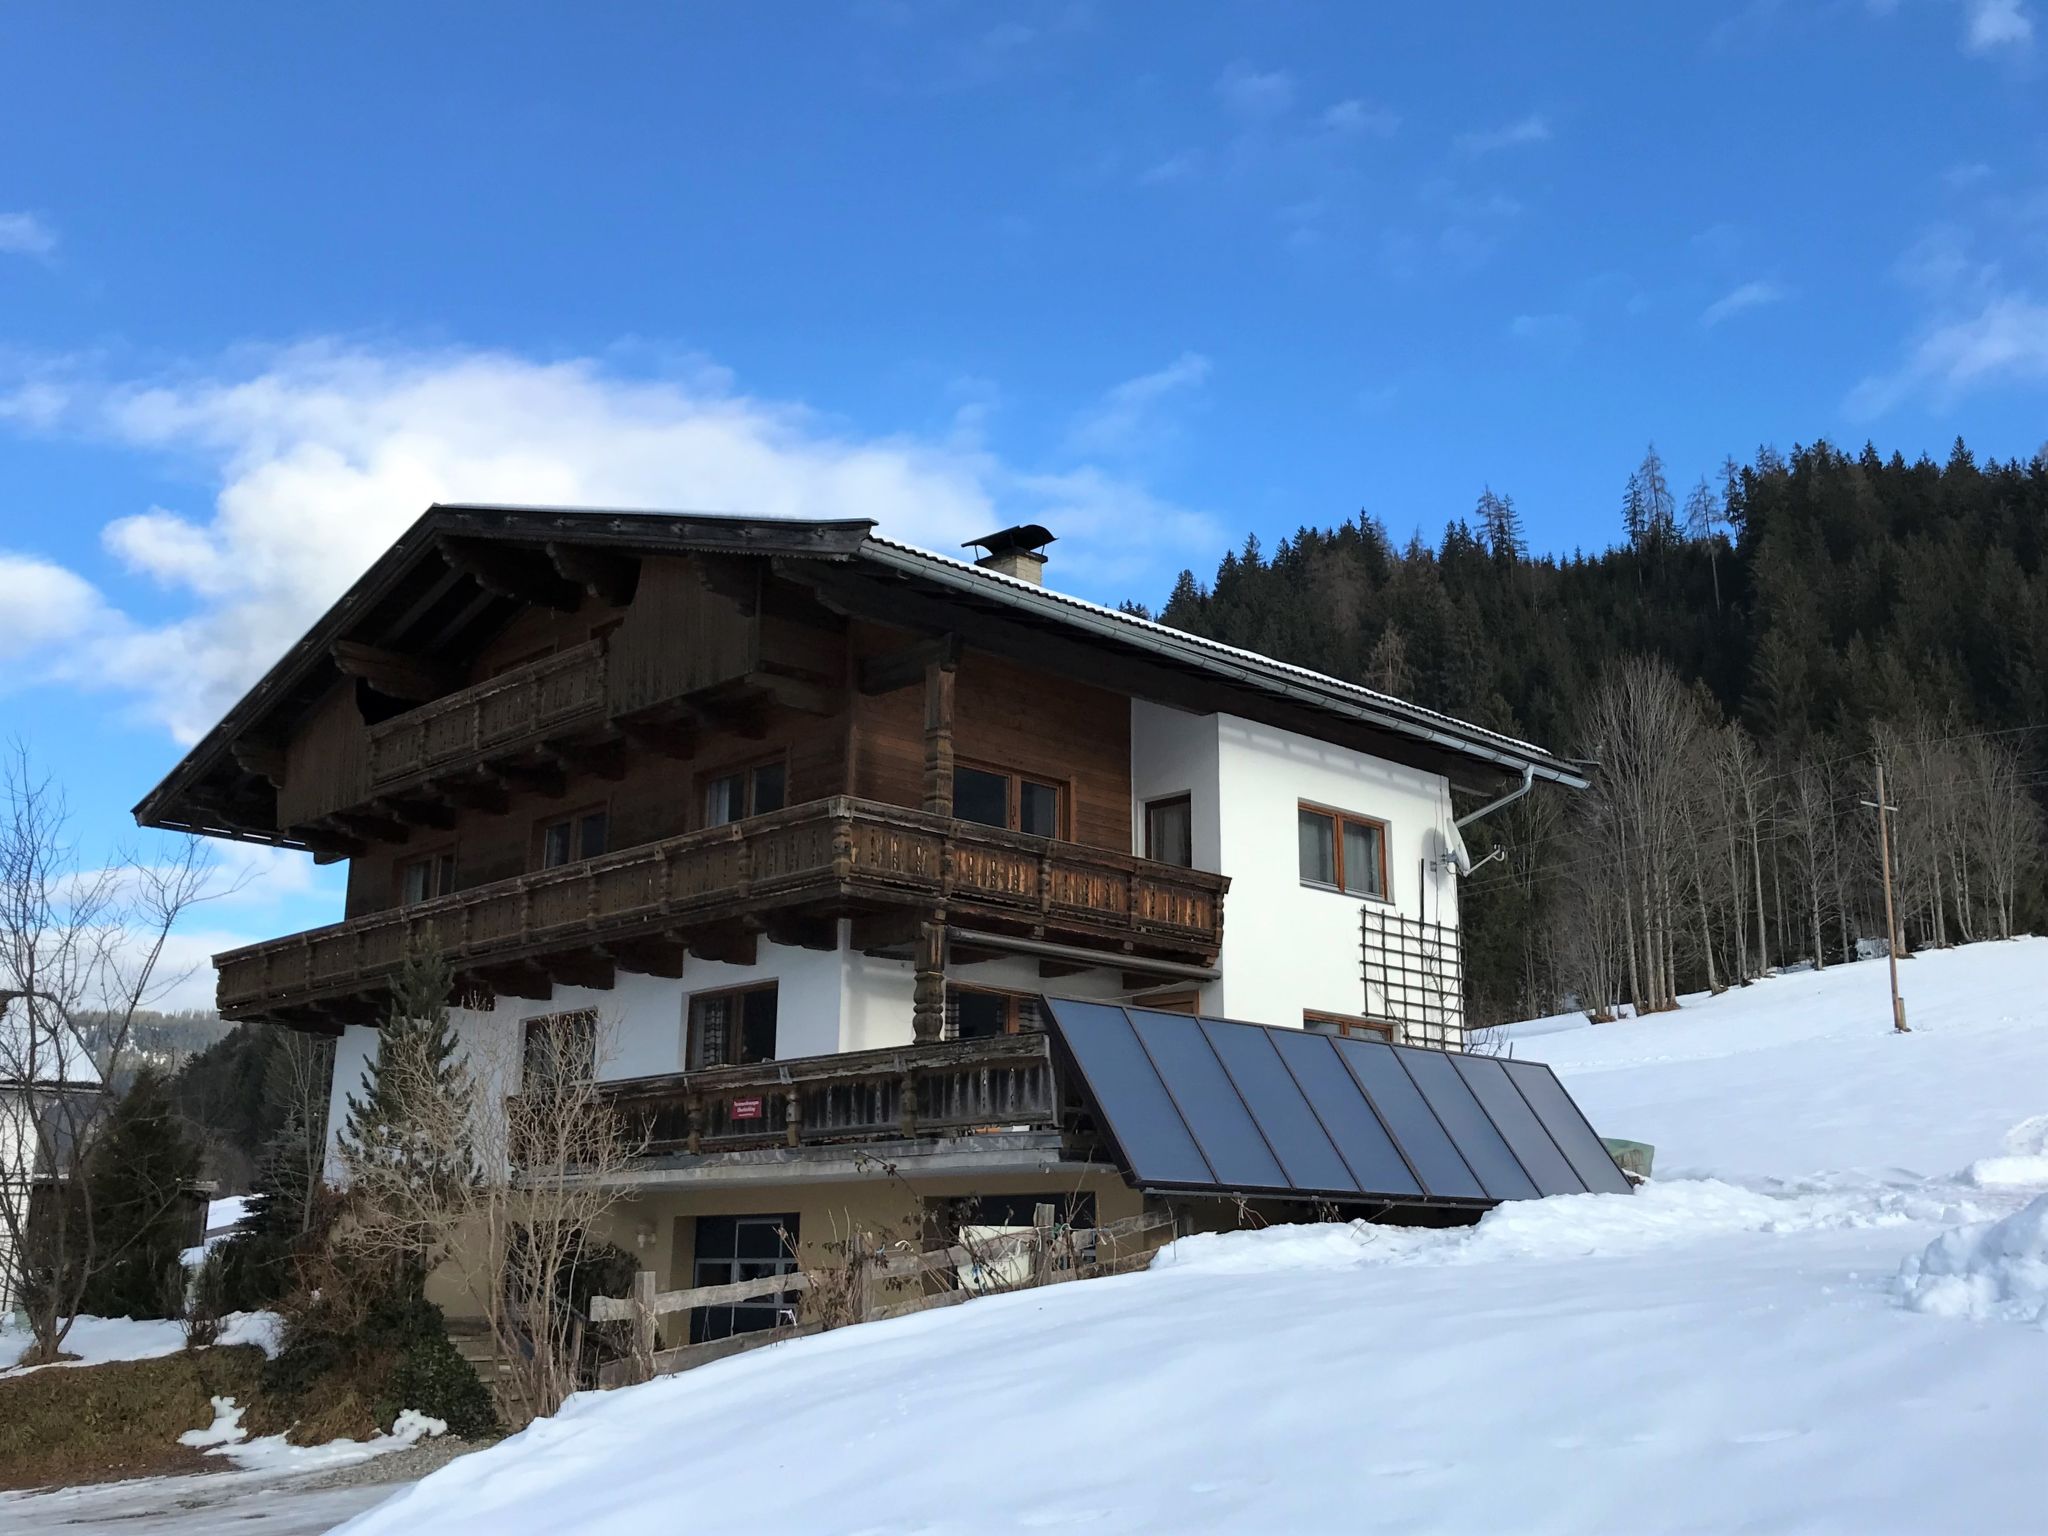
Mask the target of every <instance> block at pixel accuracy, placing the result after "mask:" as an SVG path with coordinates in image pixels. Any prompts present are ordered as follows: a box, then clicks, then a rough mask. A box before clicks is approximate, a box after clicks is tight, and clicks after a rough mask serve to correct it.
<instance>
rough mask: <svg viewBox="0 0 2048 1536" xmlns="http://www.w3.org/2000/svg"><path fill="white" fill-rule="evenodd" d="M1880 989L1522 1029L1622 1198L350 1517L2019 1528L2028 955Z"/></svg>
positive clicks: (2042, 1275)
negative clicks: (1900, 1023)
mask: <svg viewBox="0 0 2048 1536" xmlns="http://www.w3.org/2000/svg"><path fill="white" fill-rule="evenodd" d="M1902 980H1903V982H1904V985H1905V988H1906V996H1907V1001H1908V1006H1909V1009H1910V1014H1911V1019H1912V1023H1913V1026H1914V1033H1913V1034H1911V1035H1907V1036H1894V1035H1893V1034H1891V1033H1890V1030H1889V1024H1890V1019H1889V1004H1888V1000H1887V995H1886V990H1885V976H1884V970H1883V968H1882V967H1881V966H1879V965H1875V964H1863V965H1858V966H1852V967H1846V968H1840V969H1835V970H1830V971H1828V972H1826V973H1822V974H1817V975H1813V974H1802V975H1794V976H1787V977H1781V978H1778V979H1775V980H1772V981H1770V982H1766V983H1762V984H1759V985H1757V986H1755V987H1750V988H1746V989H1743V990H1740V991H1737V992H1733V993H1730V994H1728V995H1726V996H1724V997H1721V998H1717V999H1711V1000H1708V999H1700V1000H1695V1001H1694V1002H1693V1003H1692V1004H1690V1005H1689V1006H1688V1007H1687V1008H1685V1009H1684V1010H1683V1011H1681V1012H1680V1013H1678V1014H1675V1015H1666V1016H1662V1017H1657V1018H1652V1019H1646V1020H1642V1021H1631V1022H1626V1023H1621V1024H1614V1025H1603V1026H1600V1027H1599V1028H1597V1029H1596V1028H1589V1027H1587V1026H1585V1025H1584V1023H1583V1021H1571V1020H1566V1021H1547V1022H1546V1023H1544V1024H1541V1025H1526V1026H1520V1027H1518V1028H1517V1029H1516V1030H1514V1031H1512V1032H1511V1033H1512V1035H1513V1036H1514V1049H1515V1051H1516V1054H1518V1055H1525V1056H1535V1057H1540V1058H1542V1059H1544V1060H1548V1061H1551V1062H1553V1063H1554V1064H1555V1065H1556V1066H1557V1068H1558V1070H1559V1072H1560V1073H1561V1074H1562V1075H1563V1077H1564V1078H1565V1080H1566V1082H1567V1084H1568V1085H1569V1086H1570V1087H1571V1089H1572V1091H1573V1092H1574V1093H1575V1094H1576V1095H1577V1096H1578V1097H1579V1099H1580V1101H1581V1103H1582V1104H1584V1105H1585V1107H1586V1109H1587V1110H1588V1112H1589V1113H1590V1114H1591V1115H1592V1117H1593V1120H1594V1122H1595V1124H1596V1125H1598V1126H1599V1127H1600V1129H1601V1130H1603V1131H1604V1132H1607V1133H1608V1134H1612V1135H1620V1136H1629V1137H1633V1138H1636V1139H1638V1140H1643V1141H1650V1142H1654V1143H1656V1145H1657V1149H1658V1150H1657V1172H1658V1178H1657V1180H1656V1182H1655V1183H1654V1184H1652V1185H1651V1186H1650V1187H1649V1188H1647V1189H1646V1190H1644V1191H1643V1192H1642V1193H1640V1194H1638V1195H1635V1196H1574V1197H1570V1198H1566V1199H1557V1200H1548V1201H1541V1202H1529V1203H1524V1204H1519V1205H1514V1206H1508V1207H1503V1208H1502V1209H1501V1210H1500V1211H1498V1212H1496V1213H1495V1214H1493V1215H1491V1216H1489V1217H1488V1218H1487V1219H1486V1220H1485V1221H1484V1222H1482V1223H1481V1224H1480V1225H1479V1226H1477V1227H1476V1228H1470V1229H1465V1230H1461V1231H1452V1232H1422V1231H1414V1230H1401V1229H1391V1228H1376V1229H1368V1228H1353V1227H1344V1226H1326V1227H1306V1228H1303V1227H1296V1228H1286V1229H1275V1230H1272V1231H1268V1232H1264V1233H1249V1234H1233V1235H1231V1236H1227V1237H1212V1238H1201V1239H1192V1240H1188V1241H1185V1242H1182V1243H1180V1244H1177V1245H1176V1246H1175V1247H1174V1248H1173V1249H1172V1250H1170V1251H1169V1253H1168V1254H1167V1255H1165V1256H1163V1257H1162V1260H1161V1262H1160V1263H1159V1265H1158V1266H1157V1267H1155V1268H1154V1269H1153V1270H1152V1271H1151V1272H1149V1273H1147V1274H1143V1275H1132V1276H1126V1277H1122V1278H1118V1279H1113V1280H1100V1281H1091V1282H1088V1283H1086V1284H1082V1285H1070V1286H1060V1287H1055V1288H1052V1289H1050V1290H1044V1291H1034V1292H1026V1293H1022V1294H1018V1295H1013V1296H1006V1297H996V1298H992V1299H986V1300H980V1301H976V1302H974V1303H972V1304H971V1305H969V1306H966V1307H961V1308H956V1309H951V1310H947V1311H941V1312H933V1313H927V1314H924V1315H922V1316H918V1317H911V1318H903V1319H899V1320H897V1321H894V1322H888V1323H879V1324H874V1325H870V1326H868V1327H863V1328H856V1329H846V1330H842V1331H840V1332H837V1333H832V1334H827V1335H824V1336H822V1337H819V1338H814V1339H808V1340H801V1341H797V1342H794V1343H791V1344H786V1345H779V1346H776V1347H774V1348H772V1349H768V1350H764V1351H761V1352H758V1353H756V1354H753V1355H749V1356H745V1357H742V1358H738V1359H734V1360H730V1361H726V1362H722V1363H720V1364H718V1365H713V1366H708V1367H705V1368H703V1369H701V1370H698V1371H695V1372H692V1373H690V1374H689V1375H686V1376H682V1377H676V1378H672V1379H670V1380H666V1381H660V1382H655V1383H652V1384H650V1385H648V1386H644V1387H638V1388H634V1389H631V1390H629V1391H624V1392H613V1393H606V1394H591V1395H587V1396H584V1397H581V1398H578V1399H576V1400H575V1401H573V1402H572V1403H571V1404H570V1405H569V1407H568V1408H567V1409H566V1410H565V1411H564V1412H563V1413H562V1414H561V1415H559V1416H558V1417H557V1418H555V1419H553V1420H550V1421H546V1422H543V1423H540V1424H537V1425H535V1426H534V1427H533V1428H531V1429H530V1430H528V1431H527V1432H526V1433H525V1434H523V1435H520V1436H518V1437H516V1438H514V1439H512V1440H510V1441H507V1442H505V1443H504V1444H502V1445H501V1446H498V1447H496V1448H493V1449H490V1450H486V1451H483V1452H480V1453H477V1454H475V1455H472V1456H468V1457H464V1458H463V1459H462V1460H460V1461H458V1462H456V1463H454V1464H452V1465H450V1466H449V1467H447V1468H445V1469H444V1470H442V1471H440V1472H438V1473H436V1474H434V1475H433V1476H431V1477H429V1478H427V1479H426V1480H425V1481H424V1482H421V1483H419V1484H418V1485H417V1486H415V1487H412V1488H410V1489H408V1490H406V1491H403V1492H400V1493H398V1494H397V1495H395V1496H393V1497H392V1498H391V1499H390V1501H389V1502H387V1503H385V1504H383V1505H382V1506H380V1507H379V1508H377V1509H375V1510H372V1511H371V1512H370V1513H368V1514H366V1515H364V1516H362V1517H360V1518H359V1519H358V1520H357V1521H355V1522H353V1523H351V1524H350V1525H348V1526H347V1527H345V1529H346V1530H348V1531H349V1532H350V1533H351V1536H387V1533H400V1532H404V1533H411V1532H417V1531H429V1530H430V1531H436V1532H449V1533H461V1532H471V1531H475V1532H488V1533H490V1536H524V1533H528V1532H532V1533H536V1536H539V1533H545V1536H564V1533H573V1532H596V1531H609V1530H616V1529H636V1528H640V1527H642V1526H645V1527H647V1528H650V1529H656V1528H661V1527H663V1526H665V1525H668V1524H672V1523H674V1522H675V1521H676V1520H677V1519H686V1520H687V1522H688V1523H689V1524H691V1525H693V1526H694V1525H698V1524H704V1525H716V1524H720V1523H732V1524H735V1525H738V1524H744V1525H746V1526H747V1527H749V1528H762V1529H773V1530H780V1531H787V1532H791V1533H799V1536H801V1533H813V1532H816V1533H857V1532H877V1533H879V1532H885V1531H886V1532H890V1533H899V1532H902V1533H914V1532H924V1533H941V1532H960V1533H963V1536H964V1533H973V1536H987V1533H990V1532H1005V1531H1020V1532H1021V1531H1039V1530H1044V1529H1048V1528H1052V1529H1057V1528H1061V1527H1066V1526H1079V1525H1082V1524H1086V1525H1088V1526H1090V1527H1092V1528H1094V1529H1097V1530H1101V1531H1105V1532H1132V1531H1172V1532H1211V1531H1214V1532H1223V1531H1229V1532H1257V1533H1262V1536H1263V1533H1272V1532H1290V1533H1292V1532H1358V1531H1379V1530H1392V1531H1455V1532H1503V1531H1514V1532H1547V1531H1557V1532H1609V1531H1613V1532H1631V1533H1636V1532H1722V1531H1731V1530H1742V1531H1745V1532H1783V1531H1797V1532H1845V1533H1847V1532H1856V1533H1880V1532H1892V1531H1898V1532H1912V1533H1914V1536H1924V1533H1926V1532H1928V1531H1969V1532H1972V1533H1984V1536H2000V1533H2008V1532H2011V1533H2018V1532H2033V1531H2038V1530H2041V1529H2043V1528H2044V1527H2048V1500H2044V1496H2043V1491H2042V1490H2043V1484H2042V1482H2041V1478H2040V1474H2039V1472H2038V1470H2037V1468H2038V1465H2039V1459H2040V1452H2039V1447H2040V1445H2041V1443H2042V1438H2043V1435H2044V1432H2048V1387H2044V1385H2043V1384H2044V1383H2048V1328H2044V1327H2043V1326H2042V1325H2041V1321H2040V1319H2041V1317H2042V1316H2043V1315H2044V1310H2048V1203H2039V1204H2037V1203H2036V1201H2037V1199H2040V1198H2041V1197H2043V1196H2044V1194H2048V1167H2044V1166H2043V1163H2044V1159H2048V941H2041V940H2029V941H2023V942H2020V943H2014V944H2003V945H1985V946H1978V947H1976V948H1972V949H1966V950H1959V951H1955V952H1952V953H1948V954H1942V955H1931V956H1923V957H1920V958H1918V959H1915V960H1914V961H1912V962H1911V963H1910V964H1908V965H1906V966H1904V967H1903V968H1902ZM1993 1223H1996V1225H1992V1224H1993ZM243 1475H244V1474H230V1476H234V1477H240V1476H243ZM188 1481H189V1480H188ZM199 1481H201V1482H208V1483H211V1482H215V1481H225V1479H220V1480H216V1479H202V1480H199ZM358 1491H359V1490H350V1492H352V1493H353V1492H358ZM80 1497H81V1495H70V1494H67V1495H47V1496H38V1498H39V1499H43V1500H48V1499H59V1500H61V1499H72V1500H74V1501H75V1500H77V1499H79V1498H80ZM109 1508H110V1510H111V1506H110V1507H109ZM271 1508H272V1510H273V1512H274V1513H275V1514H276V1515H277V1516H278V1517H279V1518H280V1519H293V1520H296V1519H300V1518H304V1517H310V1516H311V1515H312V1514H313V1513H314V1512H315V1510H316V1506H314V1505H310V1504H309V1505H306V1506H304V1507H303V1508H302V1507H300V1506H297V1505H293V1506H291V1507H290V1508H289V1510H288V1509H287V1507H286V1505H284V1504H283V1503H277V1504H274V1505H272V1506H271ZM339 1512H341V1511H339V1510H337V1511H336V1513H339ZM84 1513H85V1512H84V1510H83V1509H82V1508H74V1509H72V1510H71V1511H70V1518H77V1517H78V1516H79V1515H81V1514H84ZM94 1513H98V1511H97V1510H95V1512H94ZM216 1513H218V1512H216ZM10 1516H28V1517H32V1518H33V1517H40V1518H44V1519H49V1520H52V1521H54V1520H55V1519H57V1518H60V1515H59V1512H58V1511H57V1510H56V1509H55V1508H54V1507H53V1506H51V1505H49V1504H47V1503H39V1502H37V1501H35V1500H30V1501H27V1502H25V1503H23V1504H20V1505H14V1506H0V1524H6V1519H7V1517H10ZM104 1518H107V1519H110V1520H111V1519H113V1518H115V1516H113V1515H112V1514H111V1513H108V1514H107V1515H105V1516H104ZM120 1518H121V1519H122V1521H123V1523H122V1525H121V1528H122V1529H150V1530H156V1529H161V1530H165V1531H169V1530H172V1529H179V1530H198V1529H216V1528H218V1526H209V1525H184V1526H177V1525H173V1524H168V1523H167V1524H163V1525H160V1526H159V1525H154V1524H152V1525H148V1526H143V1527H136V1526H133V1525H130V1524H128V1523H127V1520H128V1518H129V1517H128V1516H126V1515H123V1516H121V1517H120ZM164 1518H165V1519H166V1520H169V1519H170V1518H171V1516H170V1515H169V1514H168V1512H167V1513H166V1514H165V1516H164ZM87 1519H88V1522H89V1521H90V1519H91V1516H87ZM8 1528H9V1529H10V1530H11V1529H13V1528H14V1527H13V1526H9V1527H8ZM22 1528H23V1529H30V1528H40V1527H35V1526H32V1525H31V1524H26V1523H25V1524H24V1525H23V1526H22ZM73 1528H76V1527H75V1526H74V1527H73ZM266 1528H272V1527H269V1526H266ZM291 1528H292V1529H311V1528H312V1527H311V1526H306V1525H293V1526H292V1527H291Z"/></svg>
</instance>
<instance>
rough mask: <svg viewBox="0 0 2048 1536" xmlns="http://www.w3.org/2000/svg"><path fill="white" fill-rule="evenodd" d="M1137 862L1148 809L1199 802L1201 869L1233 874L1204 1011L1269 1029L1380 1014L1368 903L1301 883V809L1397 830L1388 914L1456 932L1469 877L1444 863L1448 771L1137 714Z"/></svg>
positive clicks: (1181, 716) (1236, 722) (1173, 715)
mask: <svg viewBox="0 0 2048 1536" xmlns="http://www.w3.org/2000/svg"><path fill="white" fill-rule="evenodd" d="M1131 742H1132V746H1131V756H1132V763H1131V768H1132V774H1131V787H1132V795H1133V800H1134V805H1133V808H1132V825H1133V850H1132V851H1133V852H1138V853H1142V852H1143V851H1144V846H1143V843H1144V804H1145V802H1146V801H1148V800H1153V799H1158V798H1161V797H1163V796H1167V795H1173V794H1180V793H1187V794H1189V795H1190V796H1191V811H1192V819H1193V829H1194V837H1193V845H1194V860H1195V865H1196V867H1197V868H1200V869H1209V870H1216V871H1220V872H1221V873H1223V874H1227V875H1229V876H1230V894H1229V896H1228V897H1227V898H1226V899H1225V902H1224V919H1223V952H1222V955H1221V958H1220V969H1221V970H1222V972H1223V976H1222V979H1221V980H1220V981H1216V982H1212V983H1210V984H1208V985H1207V986H1205V987H1204V988H1203V989H1202V1006H1203V1008H1204V1010H1205V1011H1208V1012H1212V1013H1219V1014H1226V1015H1228V1016H1229V1017H1231V1018H1239V1019H1249V1020H1253V1021H1255V1022H1257V1023H1261V1024H1296V1025H1298V1024H1300V1023H1301V1020H1302V1014H1303V1012H1304V1011H1305V1010H1313V1011H1317V1012H1327V1013H1341V1014H1375V1013H1377V1012H1378V1011H1379V1009H1378V1007H1377V1006H1375V1005H1374V1004H1370V1003H1368V1001H1367V998H1366V995H1365V984H1364V979H1363V976H1362V973H1361V968H1360V950H1359V944H1360V922H1359V915H1360V912H1361V909H1362V908H1363V907H1364V905H1365V904H1366V902H1367V900H1368V899H1369V898H1366V897H1360V896H1350V895H1345V894H1342V893H1340V892H1335V891H1329V890H1322V889H1319V888H1316V887H1313V886H1307V885H1303V884H1302V882H1301V869H1300V856H1299V844H1298V840H1297V836H1296V826H1297V820H1296V818H1297V813H1298V810H1299V807H1300V804H1301V802H1302V801H1304V800H1306V801H1311V802H1313V803H1315V804H1317V805H1322V806H1327V807H1331V808H1333V809H1336V810H1341V811H1351V812H1355V813H1356V814H1358V815H1361V816H1367V817H1371V818H1373V819H1375V820H1378V821H1383V822H1385V823H1386V825H1387V884H1388V896H1389V901H1388V903H1387V904H1388V906H1389V907H1390V908H1391V909H1392V910H1395V911H1398V912H1400V913H1401V914H1402V915H1404V916H1407V917H1414V918H1426V919H1427V920H1429V921H1431V922H1442V923H1445V924H1449V925H1453V926H1455V924H1456V923H1457V920H1458V909H1457V900H1458V893H1457V876H1456V875H1455V874H1454V873H1453V872H1452V871H1451V870H1450V869H1449V867H1448V864H1447V862H1446V860H1445V858H1444V849H1445V847H1446V841H1445V829H1446V828H1448V827H1449V826H1450V824H1451V821H1452V812H1451V804H1450V786H1449V784H1448V783H1447V782H1446V781H1445V780H1444V778H1443V777H1442V776H1441V775H1438V774H1430V773H1424V772H1422V771H1420V770H1418V769H1413V768H1405V767H1402V766H1400V765H1398V764H1394V763H1389V762H1386V761H1384V760H1382V759H1379V758H1375V757H1370V756H1367V755H1366V754H1364V753H1362V752H1354V751H1352V750H1350V749H1349V748H1346V747H1339V746H1333V745H1332V744H1330V743H1328V742H1323V741H1317V740H1315V739H1314V738H1313V737H1308V736H1302V735H1298V734H1296V733H1295V732H1292V731H1284V730H1280V729H1278V728H1276V727H1273V726H1267V725H1260V724H1258V723H1256V722H1254V721H1250V720H1245V719H1241V718H1239V717H1237V716H1234V715H1191V714H1186V713H1183V712H1182V711H1179V710H1174V709H1168V708H1165V707H1164V706H1161V705H1157V704H1149V703H1146V702H1144V701H1142V700H1139V701H1134V702H1133V704H1132V717H1131Z"/></svg>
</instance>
